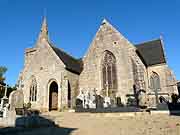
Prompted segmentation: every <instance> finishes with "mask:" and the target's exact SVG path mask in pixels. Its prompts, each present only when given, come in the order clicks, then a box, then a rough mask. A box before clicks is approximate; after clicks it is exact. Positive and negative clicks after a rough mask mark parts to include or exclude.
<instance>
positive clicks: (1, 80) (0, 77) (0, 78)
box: [0, 66, 7, 84]
mask: <svg viewBox="0 0 180 135" xmlns="http://www.w3.org/2000/svg"><path fill="white" fill-rule="evenodd" d="M6 71H7V68H6V67H4V66H0V84H4V80H5V77H4V76H3V75H4V74H5V73H6Z"/></svg>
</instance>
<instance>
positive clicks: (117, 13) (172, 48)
mask: <svg viewBox="0 0 180 135" xmlns="http://www.w3.org/2000/svg"><path fill="white" fill-rule="evenodd" d="M44 9H46V15H47V19H48V26H49V34H50V39H51V41H52V42H53V43H54V44H55V45H56V46H58V47H60V48H62V49H64V50H65V51H66V52H68V53H70V54H71V55H73V56H75V57H82V56H83V55H84V53H85V52H86V50H87V48H88V47H89V44H90V43H91V41H92V39H93V37H94V36H95V33H96V31H97V30H98V27H99V25H100V23H101V21H102V20H103V18H106V19H107V20H108V21H109V22H110V23H111V24H112V25H113V26H115V27H116V28H117V29H118V30H119V31H120V32H121V33H122V34H123V35H124V36H125V37H126V38H127V39H128V40H129V41H130V42H132V43H134V44H136V43H140V42H144V41H148V40H152V39H156V38H159V37H160V35H162V36H163V39H164V44H165V53H166V57H167V60H168V64H169V66H170V67H171V68H172V69H173V70H174V73H175V74H176V77H177V79H178V80H180V70H179V69H180V64H179V62H178V61H179V59H180V47H179V46H180V38H179V37H180V1H179V0H0V50H1V53H0V65H1V66H6V67H7V68H8V71H7V73H6V74H5V76H6V79H7V80H6V81H7V83H8V84H10V85H14V84H15V83H16V80H17V78H18V74H19V72H20V71H21V70H22V68H23V64H24V50H25V48H29V47H32V46H34V44H35V41H36V39H37V36H38V33H39V31H40V27H41V23H42V18H43V15H44Z"/></svg>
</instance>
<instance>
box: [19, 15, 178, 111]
mask: <svg viewBox="0 0 180 135" xmlns="http://www.w3.org/2000/svg"><path fill="white" fill-rule="evenodd" d="M176 82H177V81H176V78H175V76H174V74H173V72H172V70H171V69H170V68H169V67H168V64H167V60H166V57H165V53H164V43H163V41H162V39H161V38H160V39H156V40H152V41H148V42H143V43H140V44H137V45H134V44H133V43H131V42H129V41H128V40H127V39H126V38H125V37H124V36H123V35H122V34H121V33H120V32H119V31H118V30H117V29H116V28H114V27H113V26H112V25H111V24H110V23H109V22H108V21H106V20H103V21H102V23H101V25H100V28H99V30H98V31H97V33H96V35H95V37H94V39H93V41H92V43H91V45H90V47H89V49H88V50H87V52H86V54H85V55H84V57H82V58H80V59H77V58H74V57H73V56H71V55H69V54H68V53H66V52H64V51H63V50H62V49H59V48H57V47H56V46H55V45H54V44H53V43H52V42H51V41H50V39H49V36H48V26H47V21H46V18H44V20H43V23H42V27H41V31H40V34H39V37H38V39H37V42H36V43H35V46H34V47H32V48H28V49H26V50H25V63H24V68H23V70H22V72H21V73H20V75H19V79H18V84H19V86H20V88H21V89H22V90H23V93H24V102H25V103H28V102H30V103H31V105H32V108H34V109H39V110H40V111H50V110H63V109H68V108H74V107H75V105H76V98H77V96H78V95H79V94H80V93H82V92H84V93H85V92H88V93H91V92H94V93H96V94H97V95H100V96H102V97H109V98H110V99H112V101H114V104H116V98H120V99H121V103H122V104H124V105H126V104H127V102H128V98H129V97H131V96H132V95H134V93H135V92H136V91H137V90H144V91H145V96H146V99H147V104H148V106H151V107H156V105H157V104H158V103H159V101H158V96H161V95H162V96H164V97H167V98H168V97H169V96H170V95H171V94H172V93H177V91H178V90H177V85H176Z"/></svg>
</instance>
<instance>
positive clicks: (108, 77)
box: [102, 51, 117, 89]
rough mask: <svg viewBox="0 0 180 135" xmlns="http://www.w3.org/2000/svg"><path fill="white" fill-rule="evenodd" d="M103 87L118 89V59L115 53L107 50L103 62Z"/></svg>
mask: <svg viewBox="0 0 180 135" xmlns="http://www.w3.org/2000/svg"><path fill="white" fill-rule="evenodd" d="M102 75H103V88H104V89H106V88H107V87H108V89H117V76H116V59H115V57H114V55H113V54H112V53H111V52H109V51H105V53H104V57H103V62H102Z"/></svg>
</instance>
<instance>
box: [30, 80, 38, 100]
mask: <svg viewBox="0 0 180 135" xmlns="http://www.w3.org/2000/svg"><path fill="white" fill-rule="evenodd" d="M29 101H30V102H35V101H37V82H36V79H35V78H33V79H32V82H31V85H30V96H29Z"/></svg>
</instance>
